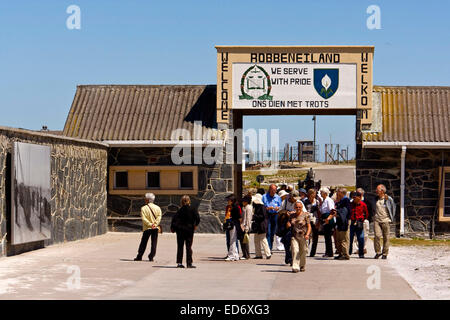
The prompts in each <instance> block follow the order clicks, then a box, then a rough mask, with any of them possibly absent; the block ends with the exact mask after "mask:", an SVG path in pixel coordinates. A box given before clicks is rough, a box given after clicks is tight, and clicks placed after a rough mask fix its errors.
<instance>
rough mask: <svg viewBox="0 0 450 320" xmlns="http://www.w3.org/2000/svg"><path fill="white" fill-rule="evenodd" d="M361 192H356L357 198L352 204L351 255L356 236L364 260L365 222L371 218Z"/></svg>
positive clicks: (360, 254) (359, 251)
mask: <svg viewBox="0 0 450 320" xmlns="http://www.w3.org/2000/svg"><path fill="white" fill-rule="evenodd" d="M361 197H362V194H361V192H358V191H357V192H355V197H354V198H353V202H352V206H351V209H352V212H351V214H350V219H351V224H350V249H349V255H351V254H352V251H353V238H354V237H355V234H356V239H357V240H358V254H359V257H360V258H364V220H366V219H367V218H368V216H369V211H368V210H367V205H366V204H365V203H364V202H362V201H361Z"/></svg>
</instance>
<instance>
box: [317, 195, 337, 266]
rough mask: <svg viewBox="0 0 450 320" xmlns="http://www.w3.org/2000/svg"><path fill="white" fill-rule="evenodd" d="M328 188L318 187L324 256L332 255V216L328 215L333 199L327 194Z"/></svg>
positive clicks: (333, 222) (332, 205)
mask: <svg viewBox="0 0 450 320" xmlns="http://www.w3.org/2000/svg"><path fill="white" fill-rule="evenodd" d="M329 194H330V190H329V189H328V188H326V187H322V188H320V195H321V196H322V202H321V203H320V207H319V209H320V220H321V223H322V227H323V234H324V237H325V254H324V255H323V256H324V257H333V256H334V255H333V242H332V240H331V238H332V236H333V232H334V225H335V221H334V217H333V216H331V215H330V213H331V210H333V209H334V201H333V199H331V198H330V197H329V196H328V195H329Z"/></svg>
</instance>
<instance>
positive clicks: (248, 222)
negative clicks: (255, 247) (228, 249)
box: [240, 195, 253, 260]
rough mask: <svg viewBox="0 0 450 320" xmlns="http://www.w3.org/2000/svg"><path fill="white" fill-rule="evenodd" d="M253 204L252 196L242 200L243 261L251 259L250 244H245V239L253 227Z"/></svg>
mask: <svg viewBox="0 0 450 320" xmlns="http://www.w3.org/2000/svg"><path fill="white" fill-rule="evenodd" d="M251 203H252V197H251V196H250V195H246V196H245V197H244V198H242V205H243V207H244V210H243V212H242V223H241V229H242V231H243V234H242V239H240V241H241V248H242V257H241V260H245V259H250V247H249V243H248V242H246V243H244V237H245V234H249V233H250V229H251V227H252V218H253V206H252V205H251Z"/></svg>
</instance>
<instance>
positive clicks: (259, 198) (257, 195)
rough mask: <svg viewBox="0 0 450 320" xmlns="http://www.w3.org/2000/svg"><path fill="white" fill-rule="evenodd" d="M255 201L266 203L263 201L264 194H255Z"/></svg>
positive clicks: (255, 202) (256, 202)
mask: <svg viewBox="0 0 450 320" xmlns="http://www.w3.org/2000/svg"><path fill="white" fill-rule="evenodd" d="M253 203H254V204H264V202H263V201H262V194H259V193H257V194H255V196H254V198H253Z"/></svg>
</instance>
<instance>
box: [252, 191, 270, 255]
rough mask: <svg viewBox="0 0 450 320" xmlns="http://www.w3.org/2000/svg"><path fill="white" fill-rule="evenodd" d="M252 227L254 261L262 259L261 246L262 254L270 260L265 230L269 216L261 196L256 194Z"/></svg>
mask: <svg viewBox="0 0 450 320" xmlns="http://www.w3.org/2000/svg"><path fill="white" fill-rule="evenodd" d="M253 208H254V212H253V223H252V224H253V225H254V230H252V231H253V232H254V233H255V238H254V241H255V255H256V256H255V259H262V253H261V246H262V247H263V250H264V254H265V256H266V258H267V259H270V257H271V253H270V248H269V243H268V242H267V237H266V234H267V228H268V224H269V214H268V213H267V210H266V207H265V206H264V202H263V200H262V195H261V194H260V193H257V194H256V195H255V199H254V200H253Z"/></svg>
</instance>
